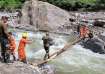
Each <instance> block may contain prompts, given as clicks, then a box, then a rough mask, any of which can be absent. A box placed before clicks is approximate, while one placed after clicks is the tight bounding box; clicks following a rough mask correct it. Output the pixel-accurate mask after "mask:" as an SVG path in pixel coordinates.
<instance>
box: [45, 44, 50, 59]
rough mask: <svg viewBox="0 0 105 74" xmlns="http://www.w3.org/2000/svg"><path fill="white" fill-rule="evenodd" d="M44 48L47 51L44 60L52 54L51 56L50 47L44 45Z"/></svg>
mask: <svg viewBox="0 0 105 74" xmlns="http://www.w3.org/2000/svg"><path fill="white" fill-rule="evenodd" d="M44 49H45V51H46V54H45V56H44V60H46V59H47V58H50V56H49V47H46V46H44Z"/></svg>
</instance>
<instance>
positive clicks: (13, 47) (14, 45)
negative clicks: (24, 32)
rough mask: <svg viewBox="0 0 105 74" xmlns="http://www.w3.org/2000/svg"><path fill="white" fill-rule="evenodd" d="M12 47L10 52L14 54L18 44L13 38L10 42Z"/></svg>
mask: <svg viewBox="0 0 105 74" xmlns="http://www.w3.org/2000/svg"><path fill="white" fill-rule="evenodd" d="M9 44H10V46H9V48H10V51H11V52H12V53H14V51H15V49H16V43H15V39H14V38H13V37H11V38H10V42H9Z"/></svg>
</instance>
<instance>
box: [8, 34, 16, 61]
mask: <svg viewBox="0 0 105 74" xmlns="http://www.w3.org/2000/svg"><path fill="white" fill-rule="evenodd" d="M8 34H9V37H8V39H9V49H10V54H12V55H13V60H14V61H16V57H15V49H16V43H15V39H14V37H13V36H12V33H11V32H9V33H8Z"/></svg>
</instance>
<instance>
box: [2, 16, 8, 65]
mask: <svg viewBox="0 0 105 74" xmlns="http://www.w3.org/2000/svg"><path fill="white" fill-rule="evenodd" d="M7 20H8V18H7V17H6V16H2V18H1V20H0V43H1V57H2V60H3V62H5V63H7V62H8V60H9V54H7V51H8V45H9V44H8V32H7V28H8V24H7Z"/></svg>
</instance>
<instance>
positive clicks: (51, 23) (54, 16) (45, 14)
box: [21, 0, 70, 31]
mask: <svg viewBox="0 0 105 74" xmlns="http://www.w3.org/2000/svg"><path fill="white" fill-rule="evenodd" d="M32 1H33V2H32V4H33V5H32V4H30V1H26V3H25V4H24V6H23V9H22V13H23V17H22V19H21V21H22V24H25V25H30V23H29V22H30V19H31V22H33V25H30V26H33V27H34V29H40V30H47V29H49V30H53V31H55V30H58V28H59V27H60V26H62V25H64V24H68V23H69V18H70V15H69V13H68V12H67V11H65V10H63V9H60V8H58V7H56V6H54V5H52V4H49V3H47V2H42V1H36V0H32ZM29 7H30V8H31V11H30V12H29V11H28V8H29ZM29 13H31V15H30V16H31V18H29Z"/></svg>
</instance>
